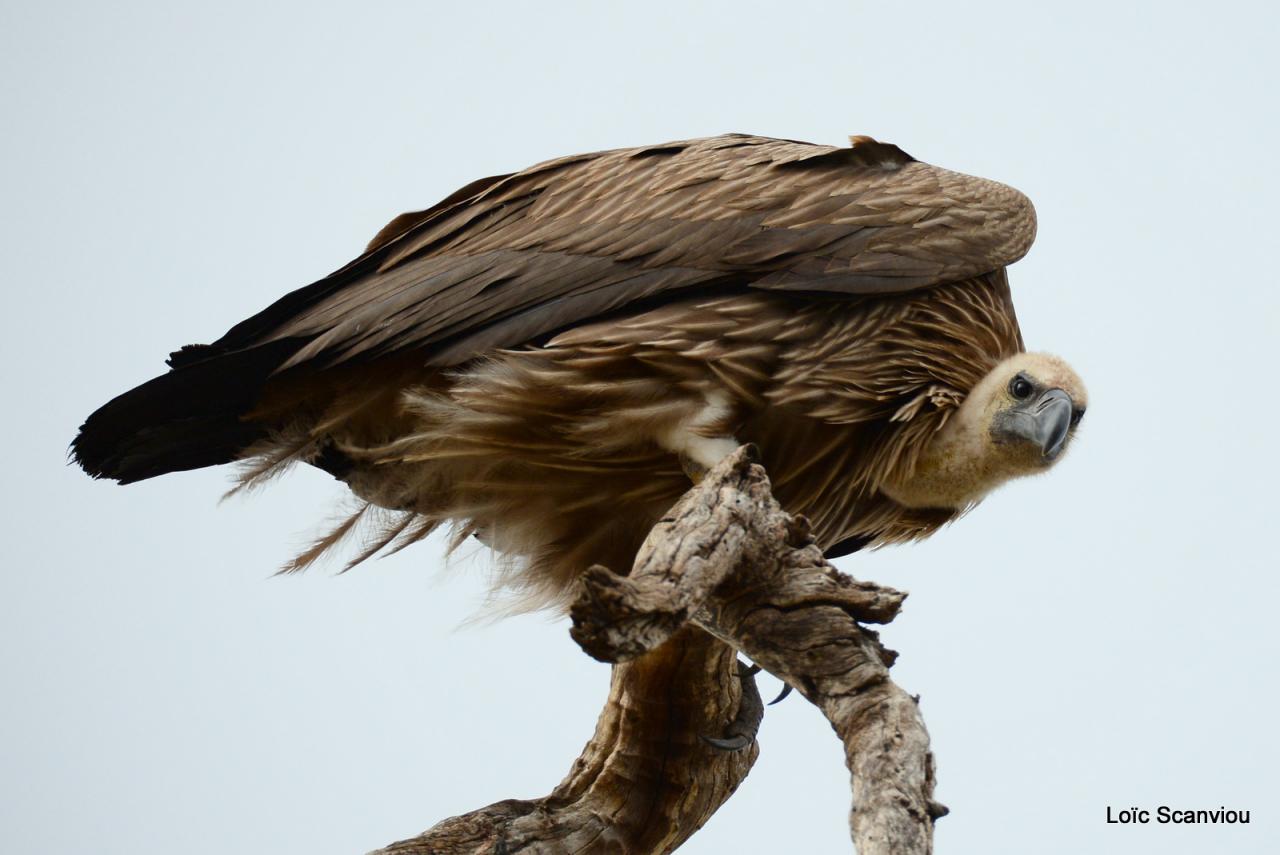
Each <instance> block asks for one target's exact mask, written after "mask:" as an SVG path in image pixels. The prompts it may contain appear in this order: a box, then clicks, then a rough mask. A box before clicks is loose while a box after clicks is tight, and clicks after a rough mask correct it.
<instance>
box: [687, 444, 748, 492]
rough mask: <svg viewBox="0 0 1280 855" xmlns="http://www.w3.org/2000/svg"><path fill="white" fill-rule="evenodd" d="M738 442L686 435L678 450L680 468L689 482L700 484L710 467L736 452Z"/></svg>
mask: <svg viewBox="0 0 1280 855" xmlns="http://www.w3.org/2000/svg"><path fill="white" fill-rule="evenodd" d="M740 445H742V443H740V442H738V441H737V440H736V439H734V438H733V437H731V436H714V437H706V436H693V435H686V437H685V441H684V442H683V443H682V444H681V447H680V448H679V449H678V452H677V453H678V454H679V456H680V468H682V469H684V474H686V475H688V476H689V480H690V481H692V482H693V483H695V484H700V483H702V476H703V475H706V474H707V472H708V471H709V470H710V469H711V467H713V466H715V465H716V464H717V463H719V462H720V461H721V460H724V459H725V458H726V457H728V456H729V455H730V454H732V453H733V452H735V451H737V450H738V446H740Z"/></svg>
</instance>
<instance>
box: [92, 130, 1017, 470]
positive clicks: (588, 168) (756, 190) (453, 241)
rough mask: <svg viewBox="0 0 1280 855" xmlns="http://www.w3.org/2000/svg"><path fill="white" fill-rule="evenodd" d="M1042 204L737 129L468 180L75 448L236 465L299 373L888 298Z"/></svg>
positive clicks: (118, 406)
mask: <svg viewBox="0 0 1280 855" xmlns="http://www.w3.org/2000/svg"><path fill="white" fill-rule="evenodd" d="M1034 223H1035V220H1034V214H1033V212H1032V210H1031V207H1030V203H1029V202H1028V201H1027V200H1026V199H1025V197H1023V196H1022V195H1021V194H1019V193H1017V191H1014V190H1011V189H1010V188H1007V187H1004V186H1002V185H999V184H995V183H994V182H989V181H984V180H982V179H977V178H971V177H969V176H962V175H958V174H956V173H950V172H947V171H945V170H941V169H937V168H936V167H932V166H929V165H927V164H923V163H919V162H917V161H914V160H913V159H912V158H910V157H909V156H908V155H906V154H904V153H903V152H902V151H901V150H899V149H897V148H896V147H894V146H890V145H886V144H882V143H876V142H873V141H867V140H865V139H864V140H862V141H860V142H857V143H856V144H855V145H854V146H853V147H852V148H832V147H828V146H815V145H810V144H807V143H798V142H792V141H786V140H774V139H767V138H762V137H750V136H741V135H729V136H723V137H714V138H709V139H703V140H692V141H687V142H680V143H670V144H666V145H663V146H651V147H647V148H640V149H627V150H619V151H611V152H601V153H597V154H590V155H578V156H574V157H569V158H563V159H560V160H556V161H550V162H548V163H545V164H541V165H539V166H535V167H533V168H531V169H528V170H525V171H523V172H520V173H516V174H513V175H508V176H497V177H494V178H487V179H482V180H480V181H476V182H473V183H472V184H469V185H467V186H466V187H464V188H462V189H461V190H459V191H458V192H456V193H454V194H453V195H451V196H450V197H448V198H446V199H445V200H443V201H442V202H440V203H439V204H437V205H435V206H433V207H432V208H430V209H428V210H426V211H422V212H418V213H415V214H406V215H403V216H401V217H398V218H397V219H396V220H393V221H392V223H390V224H389V225H388V226H387V227H386V228H384V229H383V230H382V231H381V232H380V233H379V235H378V236H377V237H375V239H374V240H373V242H372V243H371V244H370V246H369V250H368V251H367V252H366V253H365V254H364V255H362V256H361V257H359V258H357V259H356V260H355V261H353V262H351V263H350V264H349V265H347V266H346V267H344V268H342V269H341V270H339V271H337V272H335V273H334V274H332V275H331V276H328V277H326V278H325V279H322V280H320V281H319V282H316V283H314V284H312V285H309V286H307V287H305V288H302V289H299V290H297V291H294V292H292V293H291V294H288V295H286V296H285V297H283V298H281V299H280V300H279V301H277V302H276V303H274V304H273V305H271V306H270V307H268V308H267V309H265V310H264V311H262V312H260V313H258V314H257V315H254V316H253V317H251V318H249V319H247V320H245V321H244V322H242V323H240V324H238V325H236V326H235V327H233V328H232V329H231V330H229V331H228V332H227V334H226V335H224V336H223V337H222V338H221V339H219V340H218V341H217V342H214V344H212V345H209V346H199V347H193V348H186V349H184V350H183V351H179V352H178V353H175V354H174V355H173V357H172V360H171V365H172V366H173V370H172V371H171V372H170V373H168V374H166V375H163V376H161V377H158V378H156V379H155V380H152V381H150V382H148V383H146V384H143V385H142V386H140V387H138V388H136V389H134V390H132V391H130V392H127V393H125V394H124V395H122V396H120V397H119V398H117V399H115V400H113V401H112V402H110V403H108V404H107V405H106V406H104V407H103V408H101V409H100V410H98V411H97V412H95V413H94V414H93V415H91V416H90V417H89V419H88V420H87V421H86V423H85V425H84V426H83V427H82V429H81V432H80V434H79V436H77V438H76V440H75V441H74V442H73V445H72V452H73V454H74V456H75V458H76V459H77V461H78V462H79V463H80V464H81V465H82V466H84V468H85V469H86V471H88V472H89V473H90V474H93V475H95V476H99V477H111V478H116V479H118V480H120V481H122V482H127V481H133V480H139V479H141V478H149V477H152V476H154V475H158V474H162V473H164V472H168V471H175V470H179V469H188V468H195V467H198V466H207V465H212V464H214V463H220V462H226V461H228V460H231V459H234V458H235V457H236V456H237V454H238V453H239V452H240V451H242V450H243V449H244V448H245V447H246V446H247V445H249V444H250V443H252V442H253V441H254V440H255V439H257V438H260V437H261V435H262V434H263V431H264V430H266V429H267V427H268V426H263V425H257V424H253V423H249V422H246V421H245V420H244V419H243V418H242V416H244V415H245V414H246V413H248V412H249V411H250V410H251V409H252V408H253V407H254V405H255V403H256V401H257V400H258V398H259V397H260V396H261V393H262V391H263V389H264V387H265V386H267V385H268V384H269V383H274V382H276V381H277V379H280V378H282V377H283V376H288V375H297V374H299V373H301V374H307V373H315V372H317V371H325V370H327V369H328V368H329V367H332V366H335V365H339V364H343V363H345V364H348V365H352V366H358V365H360V364H363V363H367V362H368V361H370V360H375V359H381V358H383V357H386V356H387V355H388V354H393V353H405V352H413V353H415V354H417V357H415V358H417V359H420V361H419V363H418V364H422V363H428V364H434V365H440V366H447V365H451V364H457V363H460V362H463V361H466V360H467V359H470V358H472V357H474V356H476V355H477V354H479V353H481V352H483V351H485V350H488V349H491V348H495V347H512V346H517V345H520V344H524V343H527V342H530V341H534V340H537V339H539V338H541V337H545V336H549V335H551V334H553V333H555V332H557V331H561V330H565V329H568V328H571V327H572V326H574V325H575V324H578V323H580V322H583V321H586V320H590V319H594V318H597V317H600V316H601V315H605V314H608V313H611V312H616V311H618V310H622V309H628V310H630V309H631V308H632V307H639V306H643V305H652V304H654V303H661V302H662V301H663V300H664V299H665V298H666V295H668V294H670V295H671V296H672V297H675V296H684V295H686V294H689V293H695V292H696V291H695V290H694V289H707V290H724V289H742V288H746V287H755V288H766V289H784V290H802V291H807V292H836V293H845V294H849V293H853V294H862V293H880V292H893V291H905V290H911V289H915V288H920V287H928V286H931V285H936V284H940V283H942V282H948V281H954V280H958V279H963V278H966V277H970V276H974V275H977V274H981V273H986V272H988V271H992V270H995V269H998V268H1000V267H1003V266H1004V265H1006V264H1009V263H1011V262H1012V261H1015V260H1017V258H1019V257H1020V256H1021V255H1022V254H1023V253H1024V252H1025V251H1026V249H1027V247H1028V246H1029V245H1030V242H1031V239H1032V237H1033V236H1034V227H1035V226H1034Z"/></svg>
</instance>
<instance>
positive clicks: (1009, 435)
mask: <svg viewBox="0 0 1280 855" xmlns="http://www.w3.org/2000/svg"><path fill="white" fill-rule="evenodd" d="M1074 407H1075V404H1074V403H1073V402H1072V400H1071V396H1070V395H1068V394H1067V393H1066V392H1064V391H1062V390H1061V389H1050V390H1048V391H1047V392H1045V393H1044V394H1043V395H1041V396H1040V397H1039V398H1036V399H1035V400H1034V401H1028V402H1027V403H1026V404H1023V405H1022V406H1019V407H1018V408H1017V409H1014V410H1012V411H1010V412H1008V413H1007V414H1006V416H1005V418H1004V419H1003V420H1002V422H1003V424H1001V425H1000V427H1001V430H1000V432H1001V433H1002V434H1004V435H1005V438H1006V439H1008V440H1013V441H1025V442H1031V443H1033V444H1035V445H1036V446H1038V447H1039V449H1040V454H1041V456H1042V457H1043V458H1044V461H1045V462H1046V463H1049V462H1052V461H1053V460H1055V459H1056V458H1057V457H1058V455H1059V454H1061V453H1062V449H1063V447H1065V446H1066V444H1067V434H1068V433H1070V431H1071V416H1072V413H1073V411H1074Z"/></svg>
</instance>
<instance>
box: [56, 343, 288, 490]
mask: <svg viewBox="0 0 1280 855" xmlns="http://www.w3.org/2000/svg"><path fill="white" fill-rule="evenodd" d="M297 346H298V344H297V342H272V343H271V345H269V346H264V347H258V348H253V349H249V350H241V351H235V352H231V353H225V352H223V353H219V352H216V351H214V350H213V349H212V348H206V349H194V348H184V349H183V350H181V351H178V352H177V353H175V354H174V355H173V357H171V359H170V364H171V365H173V366H174V368H173V370H171V371H170V372H169V373H167V374H162V375H160V376H159V377H156V378H154V379H152V380H148V381H147V382H146V383H143V384H142V385H140V386H137V387H136V388H134V389H130V390H129V391H128V392H125V393H124V394H123V395H120V396H118V397H116V398H114V399H113V400H111V401H109V402H107V403H106V404H104V405H103V406H102V407H100V408H99V409H98V410H97V411H96V412H94V413H93V414H92V415H90V416H89V418H87V419H86V420H85V423H84V424H83V425H81V427H80V432H79V433H78V434H77V435H76V438H75V439H74V440H72V442H71V457H72V459H73V460H75V462H76V463H78V464H79V465H80V466H81V467H82V468H83V469H84V471H85V472H87V473H89V474H90V475H92V476H93V477H95V478H111V479H114V480H116V481H119V482H120V483H121V484H129V483H131V482H134V481H142V480H144V479H147V478H154V477H155V476H157V475H164V474H165V473H168V472H180V471H183V470H187V469H199V468H201V467H205V466H216V465H218V464H220V463H228V462H230V461H232V460H235V459H236V458H237V457H238V456H239V454H240V452H242V451H244V450H245V449H246V448H248V447H249V446H250V445H252V444H253V443H254V442H257V441H258V440H260V439H262V438H263V437H264V436H265V435H266V432H267V427H266V426H264V425H258V424H254V423H251V422H247V421H245V420H244V419H242V416H243V415H244V414H245V413H247V412H248V411H249V410H250V409H252V407H253V406H254V404H255V402H256V400H257V398H258V395H259V393H260V392H261V391H262V387H263V385H264V384H265V383H266V381H267V379H268V378H269V377H270V376H271V374H272V372H273V371H274V370H275V368H276V366H278V365H279V364H280V363H281V362H282V361H284V360H285V359H287V358H288V356H289V354H290V353H291V352H292V351H293V350H295V349H296V348H297Z"/></svg>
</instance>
